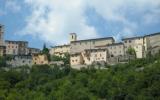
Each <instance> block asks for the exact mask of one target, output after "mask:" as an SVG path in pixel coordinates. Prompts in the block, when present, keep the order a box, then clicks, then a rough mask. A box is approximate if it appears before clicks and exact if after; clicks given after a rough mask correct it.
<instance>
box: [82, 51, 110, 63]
mask: <svg viewBox="0 0 160 100" xmlns="http://www.w3.org/2000/svg"><path fill="white" fill-rule="evenodd" d="M82 55H83V58H84V64H86V65H91V64H93V63H94V62H105V63H107V58H108V50H107V49H87V50H85V51H84V52H82Z"/></svg>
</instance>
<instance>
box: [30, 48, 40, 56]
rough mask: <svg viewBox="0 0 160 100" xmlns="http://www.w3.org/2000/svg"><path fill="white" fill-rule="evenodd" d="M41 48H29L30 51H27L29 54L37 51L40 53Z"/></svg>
mask: <svg viewBox="0 0 160 100" xmlns="http://www.w3.org/2000/svg"><path fill="white" fill-rule="evenodd" d="M40 52H41V50H40V49H37V48H30V47H29V48H28V51H27V54H29V55H32V54H35V53H40Z"/></svg>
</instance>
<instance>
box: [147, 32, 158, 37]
mask: <svg viewBox="0 0 160 100" xmlns="http://www.w3.org/2000/svg"><path fill="white" fill-rule="evenodd" d="M154 35H160V32H157V33H152V34H148V35H145V36H154Z"/></svg>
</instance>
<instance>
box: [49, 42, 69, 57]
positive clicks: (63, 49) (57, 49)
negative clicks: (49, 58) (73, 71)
mask: <svg viewBox="0 0 160 100" xmlns="http://www.w3.org/2000/svg"><path fill="white" fill-rule="evenodd" d="M49 52H50V54H51V55H56V56H61V57H64V55H65V53H70V45H60V46H54V47H52V48H51V49H50V51H49Z"/></svg>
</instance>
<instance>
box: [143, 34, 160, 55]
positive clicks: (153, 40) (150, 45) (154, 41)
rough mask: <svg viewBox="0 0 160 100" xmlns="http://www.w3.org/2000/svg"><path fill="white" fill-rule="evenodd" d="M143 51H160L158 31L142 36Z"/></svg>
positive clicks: (153, 52) (154, 52)
mask: <svg viewBox="0 0 160 100" xmlns="http://www.w3.org/2000/svg"><path fill="white" fill-rule="evenodd" d="M144 42H145V47H146V48H145V51H146V53H149V52H151V53H152V54H156V53H159V51H160V33H153V34H149V35H146V36H144Z"/></svg>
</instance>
